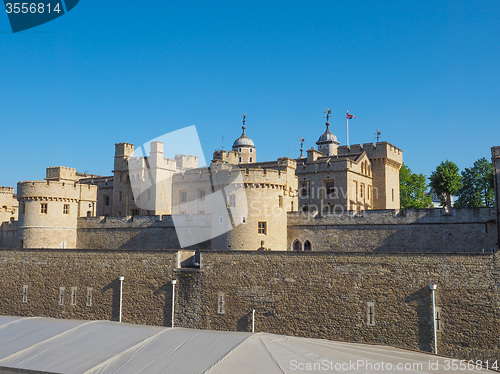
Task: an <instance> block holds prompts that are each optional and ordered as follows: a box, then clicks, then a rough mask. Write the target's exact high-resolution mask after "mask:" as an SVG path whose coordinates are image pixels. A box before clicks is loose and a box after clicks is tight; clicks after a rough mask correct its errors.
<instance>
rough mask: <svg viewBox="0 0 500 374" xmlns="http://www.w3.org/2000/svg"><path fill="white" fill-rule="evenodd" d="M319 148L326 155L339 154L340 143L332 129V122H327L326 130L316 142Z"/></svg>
mask: <svg viewBox="0 0 500 374" xmlns="http://www.w3.org/2000/svg"><path fill="white" fill-rule="evenodd" d="M316 144H317V145H318V150H319V151H320V152H321V153H323V155H324V156H333V155H336V154H337V148H338V146H339V145H340V143H339V141H338V140H337V137H336V136H335V135H334V134H333V133H332V132H331V131H330V122H328V121H327V122H326V131H325V132H324V133H323V135H321V136H320V137H319V139H318V141H317V142H316Z"/></svg>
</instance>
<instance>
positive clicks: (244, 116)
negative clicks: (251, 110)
mask: <svg viewBox="0 0 500 374" xmlns="http://www.w3.org/2000/svg"><path fill="white" fill-rule="evenodd" d="M241 122H242V123H243V126H242V127H241V128H242V129H243V135H245V129H246V128H247V127H246V123H247V115H246V114H245V113H243V119H242V120H241Z"/></svg>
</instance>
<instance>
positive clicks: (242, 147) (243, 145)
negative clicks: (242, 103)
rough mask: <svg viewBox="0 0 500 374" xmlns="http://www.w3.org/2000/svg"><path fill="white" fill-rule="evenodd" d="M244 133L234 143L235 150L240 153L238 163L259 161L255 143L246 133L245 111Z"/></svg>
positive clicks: (244, 117)
mask: <svg viewBox="0 0 500 374" xmlns="http://www.w3.org/2000/svg"><path fill="white" fill-rule="evenodd" d="M241 122H243V126H242V129H243V133H242V134H241V136H240V137H239V138H238V139H236V140H235V141H234V143H233V151H234V152H236V153H237V154H238V163H239V164H252V163H255V162H257V153H256V151H255V145H254V144H253V141H252V139H250V138H249V137H248V136H247V134H246V133H245V130H246V126H245V125H246V122H247V120H246V115H245V113H243V119H242V120H241Z"/></svg>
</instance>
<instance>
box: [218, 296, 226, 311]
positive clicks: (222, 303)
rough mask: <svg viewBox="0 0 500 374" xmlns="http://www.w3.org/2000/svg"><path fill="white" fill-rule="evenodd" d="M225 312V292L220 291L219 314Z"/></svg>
mask: <svg viewBox="0 0 500 374" xmlns="http://www.w3.org/2000/svg"><path fill="white" fill-rule="evenodd" d="M224 313H225V300H224V293H223V292H219V293H217V314H224Z"/></svg>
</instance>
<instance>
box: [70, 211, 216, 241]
mask: <svg viewBox="0 0 500 374" xmlns="http://www.w3.org/2000/svg"><path fill="white" fill-rule="evenodd" d="M186 218H187V216H186ZM196 218H203V217H196ZM209 228H210V227H209V226H208V229H209ZM202 229H203V224H202V223H200V225H199V230H202ZM77 243H78V244H77V247H78V248H81V249H174V248H176V249H178V248H180V245H179V240H178V238H177V234H176V232H175V227H174V222H173V220H172V216H170V215H168V216H136V217H95V218H82V219H79V220H78V230H77ZM209 246H210V241H207V242H203V243H199V244H197V245H196V247H197V248H201V249H203V248H209Z"/></svg>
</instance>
